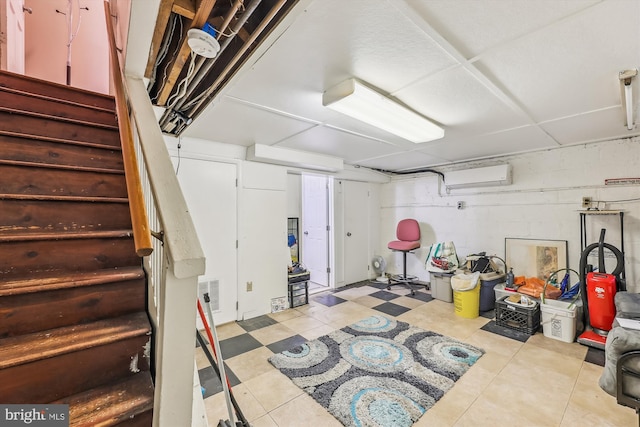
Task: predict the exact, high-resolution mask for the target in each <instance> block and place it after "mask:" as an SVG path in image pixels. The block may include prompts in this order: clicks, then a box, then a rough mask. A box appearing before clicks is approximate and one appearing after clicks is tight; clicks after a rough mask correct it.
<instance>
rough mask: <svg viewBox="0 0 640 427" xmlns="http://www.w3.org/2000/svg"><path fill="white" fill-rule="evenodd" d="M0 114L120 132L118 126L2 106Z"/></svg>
mask: <svg viewBox="0 0 640 427" xmlns="http://www.w3.org/2000/svg"><path fill="white" fill-rule="evenodd" d="M0 112H4V113H9V114H20V115H23V116H31V117H37V118H39V119H45V120H55V121H59V122H65V123H69V124H72V125H80V126H90V127H95V128H100V129H107V130H113V131H117V130H118V125H106V124H102V123H94V122H87V121H85V120H78V119H72V118H68V117H60V116H52V115H50V114H43V113H38V112H36V111H25V110H18V109H15V108H10V107H3V106H0Z"/></svg>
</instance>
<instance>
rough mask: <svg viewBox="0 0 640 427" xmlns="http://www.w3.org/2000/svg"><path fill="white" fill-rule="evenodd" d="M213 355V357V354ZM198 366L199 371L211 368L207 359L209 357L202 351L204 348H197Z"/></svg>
mask: <svg viewBox="0 0 640 427" xmlns="http://www.w3.org/2000/svg"><path fill="white" fill-rule="evenodd" d="M211 354H212V355H213V353H211ZM196 366H197V367H198V370H200V369H204V368H208V367H209V366H211V365H210V364H209V359H207V356H205V354H204V351H202V348H200V347H197V348H196Z"/></svg>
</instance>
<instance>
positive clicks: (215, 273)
mask: <svg viewBox="0 0 640 427" xmlns="http://www.w3.org/2000/svg"><path fill="white" fill-rule="evenodd" d="M180 163H181V165H180V169H179V173H178V181H179V182H180V187H181V188H182V192H183V193H184V196H185V200H186V202H187V206H188V207H189V213H190V214H191V217H192V218H193V222H194V225H195V227H196V232H197V233H198V238H199V239H200V245H201V246H202V249H203V251H204V254H205V257H206V259H207V261H206V270H205V273H204V275H203V276H201V277H200V278H199V279H198V281H199V282H201V283H202V282H210V283H211V285H210V287H211V290H212V292H211V293H212V294H213V295H211V299H212V311H213V319H214V322H215V324H216V325H220V324H222V323H226V322H231V321H235V320H236V319H237V314H236V313H237V310H236V302H237V301H238V285H237V281H238V278H237V270H238V269H237V249H236V239H237V197H238V196H237V188H236V165H235V164H231V163H217V162H210V161H204V160H194V159H185V158H183V159H182V160H181V161H180Z"/></svg>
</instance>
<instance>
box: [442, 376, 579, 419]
mask: <svg viewBox="0 0 640 427" xmlns="http://www.w3.org/2000/svg"><path fill="white" fill-rule="evenodd" d="M463 378H464V377H463ZM540 382H541V383H543V382H544V379H541V380H540ZM567 401H568V396H567V395H565V396H563V395H562V393H561V392H560V391H558V390H555V389H554V388H553V387H546V388H545V387H540V384H539V385H538V387H535V388H533V387H532V384H529V383H525V382H524V381H521V380H519V379H518V378H517V377H516V378H509V379H505V378H501V377H500V376H499V375H498V376H496V378H495V379H494V380H493V381H492V382H491V383H490V384H489V385H488V386H487V387H486V388H485V389H484V391H483V392H482V394H481V395H480V396H478V398H477V399H476V400H475V401H474V402H473V404H471V406H470V407H469V409H468V410H467V411H465V413H464V414H463V415H462V416H461V417H460V419H459V420H458V421H457V422H456V424H455V425H456V426H474V427H476V426H492V425H495V426H510V425H513V426H556V425H559V424H560V421H561V420H562V416H563V414H564V409H565V406H566V404H567Z"/></svg>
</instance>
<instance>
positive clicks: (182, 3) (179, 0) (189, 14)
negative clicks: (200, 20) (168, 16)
mask: <svg viewBox="0 0 640 427" xmlns="http://www.w3.org/2000/svg"><path fill="white" fill-rule="evenodd" d="M171 11H172V12H174V13H177V14H178V15H182V16H184V17H185V18H189V19H193V18H194V17H195V16H196V7H195V5H194V4H193V0H174V1H173V7H172V8H171Z"/></svg>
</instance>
